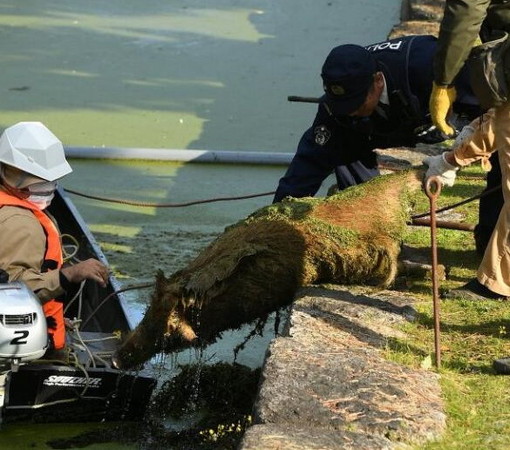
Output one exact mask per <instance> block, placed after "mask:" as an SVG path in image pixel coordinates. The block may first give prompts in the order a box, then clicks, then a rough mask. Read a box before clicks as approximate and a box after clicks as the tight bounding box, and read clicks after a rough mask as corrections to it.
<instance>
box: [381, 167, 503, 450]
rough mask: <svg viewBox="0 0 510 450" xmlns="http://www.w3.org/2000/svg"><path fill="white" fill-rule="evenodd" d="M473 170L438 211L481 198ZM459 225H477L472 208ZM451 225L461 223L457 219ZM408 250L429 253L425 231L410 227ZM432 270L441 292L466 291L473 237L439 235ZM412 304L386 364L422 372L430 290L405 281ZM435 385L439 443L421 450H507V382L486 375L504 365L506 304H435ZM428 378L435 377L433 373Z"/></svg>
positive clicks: (464, 209)
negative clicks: (441, 275)
mask: <svg viewBox="0 0 510 450" xmlns="http://www.w3.org/2000/svg"><path fill="white" fill-rule="evenodd" d="M483 175H484V174H483V172H482V171H481V169H480V168H479V166H478V165H477V166H475V167H472V168H471V167H470V168H467V169H464V170H463V171H462V172H461V174H459V177H458V179H457V182H456V184H455V186H454V187H453V188H443V190H442V192H441V194H440V196H439V198H438V200H437V203H438V207H443V206H446V205H450V204H454V203H457V202H459V201H462V200H464V199H466V198H467V197H471V196H473V195H475V194H478V193H479V192H481V191H482V190H483V188H484V186H485V181H484V179H483ZM428 209H429V200H428V198H427V197H426V196H425V194H421V195H420V196H419V197H418V198H417V202H416V207H415V211H416V212H425V211H428ZM452 211H453V212H455V213H457V214H461V215H462V218H463V219H462V220H463V221H465V222H467V223H472V224H476V223H477V221H478V201H477V200H476V201H473V202H471V203H468V204H466V205H462V206H459V207H457V208H455V209H454V210H452ZM451 220H456V221H458V220H459V217H456V218H455V219H451ZM405 243H406V244H407V245H410V246H412V247H415V248H423V249H427V248H430V229H429V228H427V227H409V233H408V235H407V236H406V242H405ZM437 245H438V262H439V263H440V264H443V265H445V266H446V268H447V273H448V277H447V280H444V281H440V290H443V289H444V290H446V289H451V288H454V287H458V286H460V285H462V284H464V283H465V282H466V281H468V280H469V279H471V278H473V277H475V276H476V270H477V268H478V264H479V262H480V260H481V258H480V257H479V256H478V255H477V254H476V252H475V247H474V240H473V236H472V233H470V232H465V231H456V230H445V229H438V230H437ZM408 288H409V290H410V292H411V293H413V294H415V295H416V297H417V298H418V303H417V304H416V308H417V310H418V313H419V314H418V320H417V321H415V322H414V323H408V324H406V325H405V326H404V331H405V332H406V334H407V336H408V338H407V340H405V341H404V340H392V341H390V342H389V343H388V348H387V354H388V357H389V358H390V359H392V360H394V361H397V362H399V363H402V364H406V365H409V366H412V367H428V366H430V362H431V361H432V362H433V361H435V356H434V325H433V324H434V320H433V301H432V284H431V281H430V280H426V279H416V280H414V279H413V280H410V281H409V280H408ZM440 322H441V327H440V328H441V330H440V342H441V367H440V369H439V371H438V372H439V373H440V375H441V377H440V383H441V386H442V390H443V397H444V400H445V407H446V413H447V430H446V433H445V434H444V436H443V437H442V439H441V440H440V441H438V442H432V443H429V444H427V445H425V446H421V447H419V448H424V449H456V448H462V449H464V450H469V449H477V450H478V449H507V448H510V376H501V375H497V374H496V373H495V372H494V370H493V369H492V361H493V360H494V359H496V358H501V357H510V302H504V301H483V302H479V303H473V302H467V301H462V300H441V302H440ZM431 370H436V369H435V368H434V367H433V365H432V368H431Z"/></svg>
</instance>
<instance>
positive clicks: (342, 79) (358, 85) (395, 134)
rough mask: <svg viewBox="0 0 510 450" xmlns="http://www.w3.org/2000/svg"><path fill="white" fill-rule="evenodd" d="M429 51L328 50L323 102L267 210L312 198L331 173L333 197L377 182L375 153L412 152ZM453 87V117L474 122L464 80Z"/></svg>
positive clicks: (431, 45)
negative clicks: (289, 200) (401, 148)
mask: <svg viewBox="0 0 510 450" xmlns="http://www.w3.org/2000/svg"><path fill="white" fill-rule="evenodd" d="M436 43H437V41H436V38H434V37H433V36H406V37H402V38H397V39H392V40H389V41H386V42H382V43H378V44H373V45H369V46H366V47H362V46H359V45H354V44H347V45H340V46H338V47H335V48H334V49H333V50H332V51H331V52H330V54H329V55H328V57H327V58H326V60H325V62H324V65H323V67H322V73H321V76H322V80H323V86H324V91H325V95H324V96H323V97H322V98H321V101H320V104H319V108H318V112H317V115H316V117H315V120H314V122H313V124H312V126H311V127H310V128H309V129H308V130H307V131H306V132H305V133H304V135H303V136H302V138H301V140H300V142H299V145H298V148H297V152H296V154H295V156H294V158H293V160H292V162H291V164H290V166H289V167H288V170H287V172H286V173H285V175H284V176H283V178H281V180H280V182H279V185H278V188H277V191H276V194H275V197H274V202H278V201H280V200H282V199H283V198H284V197H286V196H291V197H304V196H313V195H315V193H316V192H317V191H318V189H319V187H320V185H321V183H322V182H323V181H324V179H325V178H326V177H327V176H329V175H330V174H331V173H332V172H333V171H334V172H335V175H336V179H337V184H338V188H339V189H340V190H342V189H345V188H347V187H349V186H352V185H356V184H359V183H362V182H365V181H367V180H369V179H370V178H373V177H375V176H376V175H379V170H378V168H377V159H376V154H375V153H374V152H373V150H374V149H375V148H388V147H394V146H415V145H416V143H417V142H418V141H419V140H420V131H421V130H424V129H427V128H429V127H430V125H431V122H430V118H429V110H428V107H429V97H430V93H431V89H432V79H433V77H432V59H433V55H434V53H435V50H436ZM455 86H456V88H457V92H458V96H457V99H456V101H455V103H454V104H453V109H454V111H455V113H456V114H457V117H458V118H462V116H466V117H467V118H468V119H471V118H473V117H475V116H477V115H479V114H480V112H481V111H480V109H479V107H478V103H477V101H476V98H475V97H474V95H473V93H472V91H471V89H470V87H469V80H468V77H467V74H464V73H462V75H461V76H459V77H457V78H456V81H455ZM436 138H437V135H436ZM443 139H444V136H439V139H438V140H443ZM436 141H437V140H436Z"/></svg>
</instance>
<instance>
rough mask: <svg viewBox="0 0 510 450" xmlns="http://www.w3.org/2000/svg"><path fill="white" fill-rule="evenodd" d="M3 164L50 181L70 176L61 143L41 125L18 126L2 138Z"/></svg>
mask: <svg viewBox="0 0 510 450" xmlns="http://www.w3.org/2000/svg"><path fill="white" fill-rule="evenodd" d="M0 162H1V163H4V164H7V165H9V166H13V167H16V168H18V169H20V170H22V171H23V172H27V173H29V174H31V175H34V176H36V177H39V178H42V179H43V180H47V181H55V180H58V179H59V178H62V177H63V176H64V175H67V174H68V173H71V172H72V171H73V169H71V166H70V165H69V163H68V162H67V161H66V157H65V153H64V147H63V146H62V142H60V140H59V139H58V138H57V137H56V136H55V135H54V134H53V133H52V132H51V131H50V130H48V128H46V127H45V126H44V125H43V124H42V123H41V122H19V123H17V124H16V125H13V126H12V127H9V128H6V129H5V130H4V132H3V133H2V135H1V136H0Z"/></svg>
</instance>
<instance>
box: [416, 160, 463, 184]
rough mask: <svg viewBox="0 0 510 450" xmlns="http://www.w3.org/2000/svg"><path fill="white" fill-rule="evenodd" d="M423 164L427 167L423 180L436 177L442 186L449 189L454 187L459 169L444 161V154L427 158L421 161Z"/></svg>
mask: <svg viewBox="0 0 510 450" xmlns="http://www.w3.org/2000/svg"><path fill="white" fill-rule="evenodd" d="M423 164H426V165H427V166H428V169H427V172H426V173H425V179H427V178H429V177H433V176H437V177H439V179H440V180H441V183H442V184H443V186H449V187H451V186H453V185H454V183H455V178H456V176H457V170H459V168H458V167H456V166H453V165H452V164H450V163H449V162H448V161H446V153H441V154H440V155H436V156H427V157H426V158H425V159H424V160H423Z"/></svg>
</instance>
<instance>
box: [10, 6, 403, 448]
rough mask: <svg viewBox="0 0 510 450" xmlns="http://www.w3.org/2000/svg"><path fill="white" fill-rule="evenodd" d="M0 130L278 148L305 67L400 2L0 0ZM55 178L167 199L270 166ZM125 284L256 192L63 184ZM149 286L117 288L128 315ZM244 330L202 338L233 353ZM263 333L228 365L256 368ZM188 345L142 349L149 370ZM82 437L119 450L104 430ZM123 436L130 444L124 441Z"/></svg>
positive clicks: (313, 68)
mask: <svg viewBox="0 0 510 450" xmlns="http://www.w3.org/2000/svg"><path fill="white" fill-rule="evenodd" d="M0 11H1V14H0V37H1V39H0V61H1V62H2V96H1V106H2V107H1V108H0V127H6V126H9V125H11V124H13V123H15V122H18V121H21V120H40V121H42V122H43V123H45V124H46V125H47V126H48V127H49V128H50V129H51V130H52V131H53V132H54V133H55V134H56V135H57V136H59V137H60V138H61V139H62V141H63V142H64V144H65V145H69V146H80V147H88V146H97V147H102V146H106V147H113V146H117V147H138V148H182V149H185V148H190V149H211V150H232V151H234V150H235V151H243V150H245V151H278V152H281V151H283V152H293V151H294V149H295V147H296V145H297V141H298V139H299V137H300V135H301V133H302V132H303V131H304V129H305V128H306V127H307V126H309V124H310V122H311V120H312V119H313V115H314V113H315V106H314V105H308V104H296V103H289V102H287V100H286V98H287V96H288V95H304V96H319V95H320V94H321V83H320V77H319V73H320V67H321V65H322V62H323V60H324V58H325V56H326V55H327V54H328V52H329V50H330V49H331V48H332V47H333V46H335V45H339V44H341V43H348V42H357V43H360V44H368V43H371V42H377V41H380V40H383V39H384V38H385V36H386V35H387V34H388V33H389V31H390V29H391V27H392V26H393V25H394V24H395V23H397V22H398V21H399V12H400V0H385V1H384V2H381V1H380V0H359V1H356V2H352V0H333V1H331V0H317V1H313V2H310V1H308V0H280V1H274V0H248V1H243V2H241V3H239V2H235V1H233V0H215V1H209V0H208V1H206V0H191V1H186V2H181V1H176V0H150V1H144V2H141V1H135V0H110V1H108V2H104V1H101V0H90V1H87V2H83V1H78V0H71V1H69V0H66V1H64V0H44V1H42V0H24V1H23V2H19V1H2V0H0ZM70 162H71V165H72V167H73V169H74V172H73V173H72V174H71V175H69V176H68V177H66V179H65V180H63V183H62V184H63V185H64V187H69V188H71V189H74V190H77V191H81V192H84V193H87V194H93V195H99V196H105V197H110V198H111V197H114V198H124V199H130V200H136V201H143V202H154V203H182V202H188V201H194V200H201V199H210V198H216V197H231V196H241V195H245V194H253V193H261V192H268V191H273V190H274V189H275V187H276V184H277V182H278V179H279V178H280V177H281V176H282V174H283V172H284V170H285V167H282V166H259V167H257V166H249V165H213V164H186V165H183V164H178V163H168V162H166V163H163V162H147V161H145V162H141V161H136V162H135V161H105V160H100V161H99V160H97V161H92V160H72V161H70ZM72 199H73V201H74V202H75V204H76V206H77V207H78V209H79V211H80V212H81V214H82V215H83V217H84V218H85V220H86V221H87V223H88V224H89V226H90V228H91V230H92V231H93V233H94V235H95V236H96V238H97V240H98V241H99V242H100V243H101V245H102V247H103V249H104V252H105V253H106V256H107V258H108V260H109V262H110V264H111V266H112V269H113V270H114V271H115V273H116V274H117V276H118V278H119V279H120V280H121V282H122V283H123V284H124V285H129V284H136V283H141V282H146V281H150V280H152V277H153V275H154V273H155V271H156V270H157V269H162V270H163V271H164V272H165V273H167V274H170V273H172V272H174V271H175V270H177V269H179V268H181V267H182V266H183V265H184V264H186V262H187V261H189V260H190V259H191V258H193V257H194V256H195V255H196V254H197V252H198V251H200V249H202V248H203V247H204V246H205V245H207V244H208V243H209V242H210V241H211V240H212V239H214V238H215V237H216V236H217V235H218V234H219V233H221V231H222V230H223V229H224V227H225V226H227V225H230V224H232V223H234V222H236V221H237V220H240V219H242V218H244V217H245V216H247V215H248V214H249V213H251V212H252V211H254V210H256V209H257V208H259V207H261V206H264V205H266V204H268V203H270V202H271V196H265V197H260V198H255V199H249V200H243V201H235V202H218V203H207V204H202V205H196V206H191V207H187V208H154V207H151V208H146V207H135V206H126V205H120V204H114V203H105V202H98V201H95V200H87V199H84V198H80V197H77V196H72ZM148 294H149V292H148V291H147V290H145V291H131V292H130V294H129V296H130V303H131V306H132V312H131V313H132V314H133V317H134V318H135V319H139V318H140V317H141V315H142V314H143V311H144V309H145V306H146V301H147V298H148ZM248 332H249V327H246V329H243V330H241V331H240V332H236V333H232V332H227V333H225V336H224V338H223V339H222V340H221V341H220V342H219V343H218V344H215V345H214V346H211V347H210V348H209V349H207V351H206V353H205V355H204V358H205V359H207V360H208V361H211V362H217V361H231V360H233V351H232V350H233V348H234V347H235V345H237V343H239V342H240V341H242V339H243V338H244V336H245V335H246V334H247V333H248ZM271 336H272V325H271V324H268V326H267V332H266V333H265V335H264V337H260V338H256V339H254V340H253V341H252V342H251V344H250V346H248V347H247V348H246V350H244V351H242V352H241V353H240V354H239V357H238V360H237V362H240V363H241V364H246V365H249V366H251V367H256V366H257V365H260V364H261V362H262V359H263V354H264V350H265V348H266V347H267V343H268V341H269V339H270V338H271ZM194 360H196V355H195V353H194V352H183V353H181V354H180V355H178V357H177V358H166V359H160V360H158V361H155V363H156V370H158V371H159V372H158V375H159V376H160V377H161V378H164V377H169V376H171V374H172V373H173V372H172V371H173V370H174V368H173V364H175V363H176V362H177V363H181V364H182V363H186V362H193V361H194ZM86 429H90V425H87V426H83V427H82V426H81V425H72V426H70V425H68V424H66V425H51V426H30V427H28V426H24V427H14V426H9V427H3V429H2V432H1V433H0V448H2V449H4V448H5V449H25V448H34V449H38V448H39V449H45V448H50V447H48V446H47V445H46V442H48V441H49V440H50V439H55V438H56V437H65V436H73V435H76V434H78V433H80V432H81V431H84V430H86ZM87 448H88V449H107V448H108V449H109V448H111V449H116V450H117V449H123V448H129V447H126V446H123V445H121V444H118V443H110V444H101V445H93V446H88V447H87ZM131 448H132V447H131Z"/></svg>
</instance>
